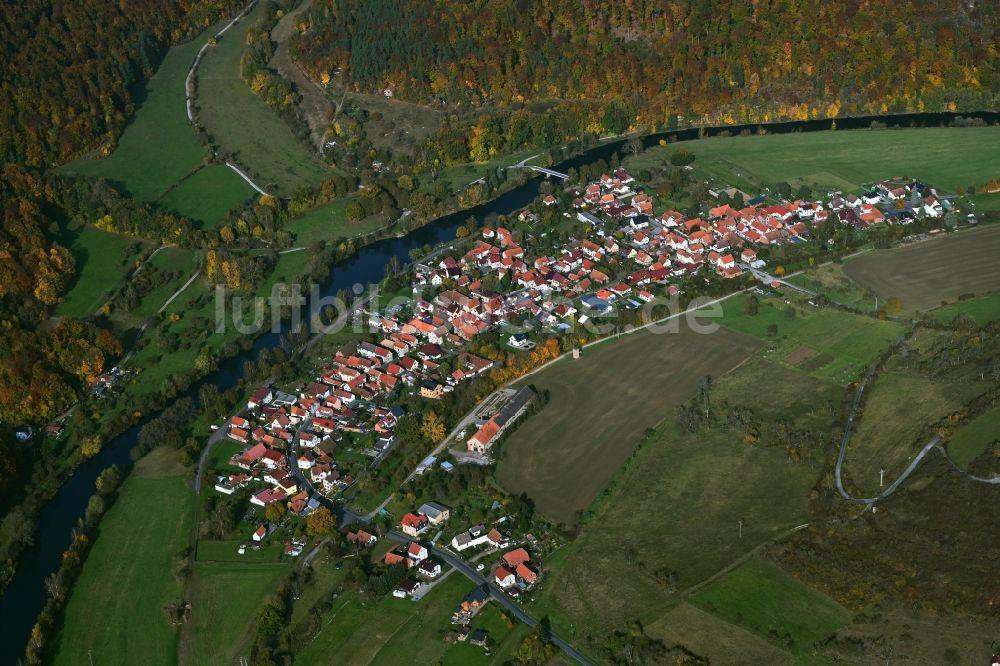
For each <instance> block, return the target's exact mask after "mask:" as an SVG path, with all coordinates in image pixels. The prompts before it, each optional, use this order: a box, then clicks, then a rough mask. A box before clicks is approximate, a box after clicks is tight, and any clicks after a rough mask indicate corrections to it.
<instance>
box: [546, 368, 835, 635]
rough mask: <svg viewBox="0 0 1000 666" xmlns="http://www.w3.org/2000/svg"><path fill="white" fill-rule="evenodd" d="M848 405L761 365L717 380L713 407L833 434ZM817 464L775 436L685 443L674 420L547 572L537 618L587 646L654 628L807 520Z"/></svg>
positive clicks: (645, 445) (823, 386)
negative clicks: (635, 626) (593, 639)
mask: <svg viewBox="0 0 1000 666" xmlns="http://www.w3.org/2000/svg"><path fill="white" fill-rule="evenodd" d="M765 386H766V390H764V389H763V387H765ZM841 396H842V389H841V387H839V386H835V385H832V384H829V383H827V382H823V381H820V380H817V379H815V378H813V377H811V376H809V375H808V374H805V373H801V372H797V371H796V370H794V369H791V368H787V367H785V366H782V365H778V364H775V363H773V362H771V361H768V360H765V359H763V358H761V357H760V356H759V355H758V356H756V357H754V358H753V359H751V360H750V361H749V362H748V363H746V364H745V365H743V366H741V367H740V368H739V369H738V370H736V371H734V372H732V373H730V374H728V375H725V376H722V377H718V378H717V379H716V380H715V382H714V384H713V388H712V391H711V404H713V405H725V406H726V407H725V408H724V409H728V408H729V406H730V405H732V406H739V407H741V408H744V409H749V410H752V412H753V413H754V415H755V416H756V417H757V418H759V419H761V420H762V421H763V422H769V421H772V422H773V421H777V420H779V419H780V420H784V421H785V422H786V423H788V426H789V427H790V428H795V429H801V430H804V431H809V432H813V433H826V432H828V430H829V428H830V426H831V423H832V422H833V421H834V420H835V419H836V418H837V417H838V416H839V410H838V409H837V408H836V405H838V404H839V401H840V399H841ZM581 411H582V410H581ZM665 411H666V413H667V414H668V415H670V414H671V411H670V410H664V409H663V408H660V409H659V411H658V412H657V413H658V414H663V413H664V412H665ZM578 413H579V412H578ZM719 418H720V419H721V418H723V417H721V416H720V417H719ZM814 436H818V437H822V435H817V434H814ZM540 441H541V440H540ZM810 456H812V460H813V461H812V462H810V461H809V460H807V459H801V460H798V459H796V458H795V457H793V456H792V455H790V454H789V453H787V452H786V450H785V447H784V445H783V444H779V443H778V442H777V441H773V440H772V439H770V438H769V436H767V435H764V436H762V438H761V439H760V440H759V441H757V442H756V443H754V444H747V443H746V441H745V439H744V437H743V435H742V434H741V433H740V432H739V431H738V430H732V431H727V430H725V429H723V428H721V427H716V426H712V427H703V428H698V429H697V430H695V431H683V430H681V428H680V427H679V425H678V419H677V417H673V416H671V417H668V419H667V420H666V421H665V422H664V423H662V424H661V425H659V426H657V427H656V428H655V431H654V432H653V433H652V434H650V435H648V436H647V437H646V438H645V440H644V441H643V442H642V443H641V444H639V446H638V448H637V449H636V450H635V453H633V455H632V457H631V458H630V459H629V460H628V462H627V463H626V464H625V466H624V467H623V468H622V470H621V471H619V473H618V474H617V476H616V477H615V479H614V481H613V482H612V483H611V484H610V485H609V486H608V488H607V489H606V490H605V491H604V492H603V493H602V495H601V497H600V498H599V499H598V500H597V501H596V502H595V503H594V505H593V506H592V507H591V509H590V511H589V512H588V514H587V516H586V517H585V519H584V521H583V526H582V528H581V529H580V531H579V534H578V536H577V537H576V538H575V539H574V541H573V542H572V543H571V544H570V545H569V546H567V547H566V548H564V549H563V551H560V553H558V556H557V557H555V558H552V559H550V561H546V566H545V569H544V575H545V576H546V582H545V585H544V587H543V589H542V590H541V591H540V598H539V599H537V600H536V602H535V603H536V604H537V606H536V607H535V609H534V610H535V611H536V612H537V613H538V614H543V613H548V614H549V615H550V616H551V617H552V618H553V623H554V625H555V626H556V628H558V629H560V630H565V631H566V633H567V634H568V635H570V636H577V637H581V636H586V635H591V634H593V633H594V632H602V631H606V630H608V629H610V628H615V627H620V626H623V625H625V624H626V623H628V622H631V621H633V620H636V619H638V620H640V621H641V622H642V623H643V624H644V625H646V626H649V625H652V624H654V623H655V622H656V621H657V620H659V619H660V618H661V617H662V616H663V615H664V614H665V613H667V612H668V611H670V609H671V608H672V607H673V606H674V605H676V604H677V603H679V602H680V601H681V598H682V597H681V593H682V592H683V591H684V590H688V589H691V588H693V587H695V586H697V585H698V584H700V583H701V582H703V581H705V580H706V579H708V578H710V577H711V576H713V575H715V574H717V573H718V572H720V571H722V570H724V569H725V568H726V567H727V566H729V565H731V564H732V563H733V562H735V561H738V560H739V559H740V558H741V557H744V556H745V555H747V554H748V553H750V552H751V551H753V550H754V549H755V548H757V547H759V546H760V545H761V544H763V543H766V542H769V541H771V540H774V539H777V538H779V537H782V536H783V535H785V534H788V533H789V532H790V531H791V530H793V529H794V528H796V527H797V526H799V525H801V524H802V523H804V522H807V521H808V520H809V513H810V509H809V493H810V490H811V489H812V488H813V487H814V485H815V483H816V482H817V479H818V478H819V477H820V475H821V474H822V469H821V465H820V464H819V463H818V458H819V457H820V454H819V452H818V451H817V452H815V453H812V454H809V453H807V454H806V457H807V458H808V457H810ZM582 478H583V477H577V479H578V481H579V480H580V479H582ZM741 521H742V523H743V525H742V536H741V533H740V522H741ZM584 581H586V582H585V583H584ZM681 642H683V641H681Z"/></svg>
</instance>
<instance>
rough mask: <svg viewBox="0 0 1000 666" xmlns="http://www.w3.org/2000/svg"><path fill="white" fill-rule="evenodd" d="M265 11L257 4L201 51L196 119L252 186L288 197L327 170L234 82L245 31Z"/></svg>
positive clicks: (246, 88) (241, 83)
mask: <svg viewBox="0 0 1000 666" xmlns="http://www.w3.org/2000/svg"><path fill="white" fill-rule="evenodd" d="M265 9H266V5H265V4H263V3H261V4H258V5H257V6H256V7H255V8H254V9H253V11H252V12H251V13H250V15H249V16H247V17H246V18H245V19H243V20H242V21H240V23H238V24H236V25H235V26H233V27H232V28H231V29H230V30H229V31H228V32H227V33H226V34H225V35H223V37H222V39H220V40H219V43H218V46H216V47H215V48H213V49H210V50H209V51H207V52H206V54H205V57H204V58H203V59H202V62H201V65H200V66H199V68H198V95H197V100H196V102H197V106H198V107H199V111H198V120H199V121H200V122H201V123H202V124H203V125H204V127H205V130H206V131H207V132H208V134H209V135H211V136H212V138H213V140H214V141H215V142H216V143H217V144H219V146H221V147H222V149H223V150H224V151H226V152H229V153H232V154H234V155H235V156H236V160H237V161H238V162H239V164H240V165H241V166H242V167H245V168H246V169H247V170H249V174H250V176H251V177H253V178H254V180H255V181H257V183H258V185H260V186H261V187H263V188H264V189H265V190H267V191H268V192H271V193H272V194H275V195H278V196H291V195H292V194H293V193H294V192H295V191H296V190H298V189H299V188H300V187H303V186H312V185H318V184H319V183H320V181H322V180H323V178H324V176H325V175H326V174H327V173H329V171H330V167H329V166H327V165H326V164H324V163H323V162H322V161H320V159H319V158H318V157H317V155H316V154H315V152H314V151H312V150H311V149H310V148H308V147H307V146H305V145H304V144H303V143H302V142H300V141H299V139H297V138H296V136H295V135H294V134H293V133H292V130H291V128H289V127H288V125H287V124H286V123H285V121H283V120H282V119H281V118H279V117H278V116H277V114H275V113H274V112H273V111H271V109H269V108H268V107H267V105H266V104H265V103H264V101H263V100H261V99H260V98H259V97H257V96H256V95H255V94H254V93H253V91H251V90H250V87H249V86H248V85H247V84H246V83H245V82H244V81H243V79H242V78H241V77H240V58H241V57H242V55H243V50H244V45H245V43H246V42H245V41H244V39H245V36H246V33H247V30H248V28H249V27H250V26H251V25H253V24H254V23H255V22H256V21H257V20H259V19H260V18H261V16H263V13H264V11H265ZM272 190H273V192H272Z"/></svg>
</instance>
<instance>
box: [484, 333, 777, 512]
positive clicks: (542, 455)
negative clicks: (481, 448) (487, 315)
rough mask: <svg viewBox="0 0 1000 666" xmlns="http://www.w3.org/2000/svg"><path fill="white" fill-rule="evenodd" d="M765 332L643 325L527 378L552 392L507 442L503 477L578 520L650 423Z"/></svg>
mask: <svg viewBox="0 0 1000 666" xmlns="http://www.w3.org/2000/svg"><path fill="white" fill-rule="evenodd" d="M760 344H761V343H760V342H758V341H756V340H754V339H752V338H750V337H749V336H745V335H742V334H739V333H735V332H732V331H727V330H721V329H720V330H719V331H717V332H716V333H713V334H711V335H698V334H696V333H694V332H692V331H691V330H689V329H687V327H686V326H682V329H681V331H680V333H678V334H669V335H654V334H652V333H646V332H642V333H636V334H634V335H631V336H628V337H626V338H622V339H620V340H616V341H609V342H606V343H604V344H600V345H597V346H595V347H592V348H590V349H587V350H586V351H584V353H583V357H582V358H581V359H580V360H577V361H573V360H571V359H564V360H562V361H559V362H558V363H556V364H554V365H552V366H550V367H549V368H546V369H545V370H543V371H542V372H540V373H538V374H535V375H532V376H531V377H529V378H526V379H525V380H523V383H524V384H532V385H534V386H535V387H536V388H537V389H539V390H548V391H549V392H550V395H551V399H550V400H549V402H548V404H546V405H545V407H544V408H543V409H542V411H541V413H539V414H537V415H536V416H534V417H532V418H531V419H530V420H528V421H527V422H525V423H524V424H523V425H522V426H521V427H520V428H519V429H518V430H517V431H515V432H514V434H513V435H512V436H511V438H510V440H509V441H508V442H507V444H506V446H505V450H504V452H503V460H502V462H501V465H500V468H499V478H500V482H501V483H502V484H503V485H504V486H505V487H506V488H507V489H508V490H510V491H511V492H515V493H521V492H526V493H528V495H529V496H530V497H531V498H532V499H534V501H535V503H536V505H537V507H538V509H539V511H541V512H542V513H543V514H544V515H545V516H547V517H549V518H551V519H552V520H555V521H558V522H561V523H565V524H570V523H573V522H575V521H576V520H577V518H578V514H579V512H581V511H583V510H584V509H586V508H587V507H588V506H590V503H591V502H592V501H593V499H594V498H595V497H596V496H597V494H598V493H599V492H600V491H601V489H602V488H604V486H605V484H607V482H608V480H609V479H610V478H611V477H612V475H614V473H615V471H616V470H617V469H618V467H619V466H620V465H621V464H622V462H623V461H624V460H625V459H626V458H627V457H628V455H629V454H630V453H631V452H632V449H633V448H634V447H635V445H636V443H637V442H638V440H639V438H640V436H641V435H642V433H643V431H645V430H646V429H647V428H650V427H652V426H654V425H656V423H658V422H659V421H660V420H661V419H662V418H663V417H664V416H665V415H666V414H668V413H669V412H670V409H671V408H672V407H673V406H675V405H677V404H680V403H681V402H683V401H685V400H687V399H688V398H690V397H691V396H692V395H693V394H694V393H695V391H696V390H697V387H698V385H699V383H700V382H701V381H702V379H703V378H704V377H705V375H711V376H713V377H717V376H719V375H721V374H723V373H725V372H726V371H727V370H729V369H731V368H732V367H733V366H735V365H737V364H738V363H739V362H740V361H742V360H743V359H745V358H746V357H747V356H749V355H750V354H751V353H752V352H753V351H754V350H755V349H757V348H758V347H759V346H760Z"/></svg>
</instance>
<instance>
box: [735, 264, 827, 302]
mask: <svg viewBox="0 0 1000 666" xmlns="http://www.w3.org/2000/svg"><path fill="white" fill-rule="evenodd" d="M740 268H742V269H743V270H746V271H750V273H751V274H752V275H753V276H754V277H755V278H757V280H759V281H760V282H762V283H763V284H765V285H768V286H770V285H771V284H772V283H774V282H777V283H778V284H780V285H783V286H785V287H788V288H789V289H792V290H794V291H797V292H800V293H803V294H805V295H806V296H816V295H817V294H816V292H815V291H811V290H809V289H806V288H805V287H800V286H799V285H797V284H792V283H791V282H789V281H788V280H783V279H782V278H779V277H775V276H773V275H771V274H770V273H768V272H767V271H762V270H760V269H757V268H750V266H749V265H747V264H744V263H740Z"/></svg>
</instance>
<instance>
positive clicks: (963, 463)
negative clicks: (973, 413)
mask: <svg viewBox="0 0 1000 666" xmlns="http://www.w3.org/2000/svg"><path fill="white" fill-rule="evenodd" d="M998 440H1000V407H994V408H993V409H990V410H988V411H986V412H984V413H982V414H980V415H979V416H977V417H976V418H974V419H973V420H972V421H970V422H969V423H967V424H965V425H964V426H962V427H961V428H959V429H958V431H957V432H956V433H955V435H954V436H953V437H952V438H951V441H950V442H948V456H949V457H950V458H951V460H952V462H954V463H955V464H956V465H958V466H959V467H961V468H965V467H968V465H969V463H971V462H972V461H973V460H975V459H976V458H978V457H979V456H980V455H982V454H983V453H984V452H986V451H988V450H989V449H990V447H991V446H992V445H993V444H994V443H996V442H997V441H998Z"/></svg>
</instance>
